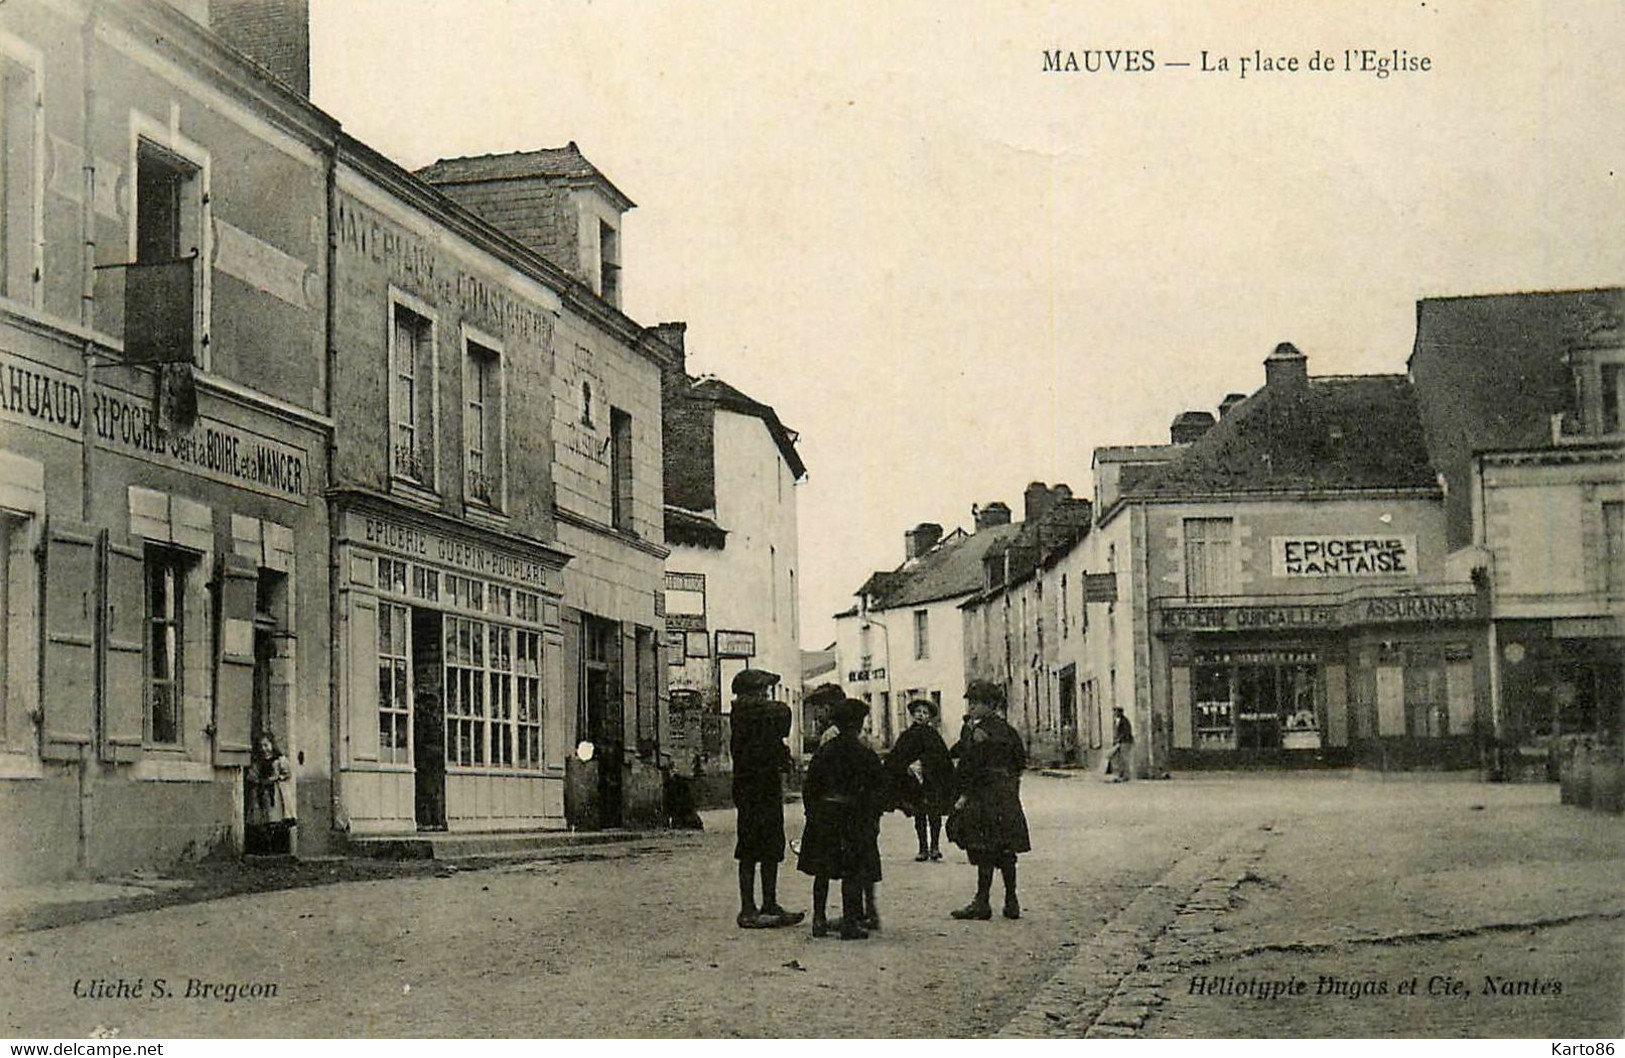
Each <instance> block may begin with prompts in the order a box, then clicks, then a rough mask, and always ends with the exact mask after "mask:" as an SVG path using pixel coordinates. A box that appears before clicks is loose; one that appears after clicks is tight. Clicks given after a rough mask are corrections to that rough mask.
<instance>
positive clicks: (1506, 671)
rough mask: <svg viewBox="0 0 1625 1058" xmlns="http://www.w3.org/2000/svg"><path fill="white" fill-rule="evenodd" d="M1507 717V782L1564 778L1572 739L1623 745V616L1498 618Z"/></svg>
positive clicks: (1503, 728)
mask: <svg viewBox="0 0 1625 1058" xmlns="http://www.w3.org/2000/svg"><path fill="white" fill-rule="evenodd" d="M1495 632H1496V644H1497V658H1496V661H1497V666H1498V669H1499V674H1500V684H1501V696H1500V697H1501V717H1500V720H1501V722H1500V726H1499V730H1498V732H1497V736H1498V737H1497V746H1498V749H1499V752H1500V754H1501V757H1502V762H1501V763H1502V770H1503V772H1504V773H1505V774H1506V776H1507V777H1509V778H1511V777H1516V776H1517V775H1518V774H1519V773H1534V774H1540V773H1544V774H1545V776H1546V777H1549V778H1553V779H1555V778H1557V770H1558V764H1559V759H1558V758H1559V754H1557V753H1555V752H1554V750H1555V749H1556V748H1557V747H1560V746H1562V745H1563V744H1564V743H1565V742H1566V741H1571V740H1573V739H1577V738H1591V739H1595V740H1597V741H1600V742H1602V743H1604V744H1616V743H1617V742H1618V740H1619V737H1620V720H1621V716H1622V713H1625V636H1622V635H1621V627H1620V621H1619V618H1617V617H1591V618H1555V619H1546V620H1523V621H1513V620H1508V621H1497V622H1496V625H1495Z"/></svg>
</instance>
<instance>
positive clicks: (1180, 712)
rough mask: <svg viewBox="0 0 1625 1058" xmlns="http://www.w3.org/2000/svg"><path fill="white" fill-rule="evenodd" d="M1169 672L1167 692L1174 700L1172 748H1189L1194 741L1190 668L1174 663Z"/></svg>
mask: <svg viewBox="0 0 1625 1058" xmlns="http://www.w3.org/2000/svg"><path fill="white" fill-rule="evenodd" d="M1169 672H1170V680H1169V682H1170V683H1171V684H1172V687H1171V689H1170V691H1169V693H1170V694H1171V695H1172V696H1173V700H1174V748H1175V749H1190V748H1191V746H1192V744H1193V743H1194V741H1195V733H1194V731H1193V727H1194V720H1193V718H1192V716H1191V670H1190V668H1189V667H1188V666H1186V665H1175V666H1173V668H1172V669H1170V670H1169Z"/></svg>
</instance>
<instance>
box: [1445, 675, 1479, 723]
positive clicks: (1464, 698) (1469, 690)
mask: <svg viewBox="0 0 1625 1058" xmlns="http://www.w3.org/2000/svg"><path fill="white" fill-rule="evenodd" d="M1444 686H1445V698H1446V701H1447V703H1448V707H1449V717H1450V730H1449V731H1448V732H1447V733H1448V734H1451V735H1470V734H1472V733H1473V712H1474V704H1475V703H1474V701H1473V663H1472V661H1471V660H1466V661H1449V662H1446V664H1445V670H1444Z"/></svg>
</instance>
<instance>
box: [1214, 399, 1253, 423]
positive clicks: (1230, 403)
mask: <svg viewBox="0 0 1625 1058" xmlns="http://www.w3.org/2000/svg"><path fill="white" fill-rule="evenodd" d="M1246 399H1247V394H1245V393H1226V394H1225V395H1224V399H1223V400H1221V401H1219V418H1221V419H1222V418H1224V417H1225V416H1226V415H1229V414H1230V409H1231V408H1234V407H1235V406H1236V405H1237V404H1240V403H1241V402H1242V401H1244V400H1246Z"/></svg>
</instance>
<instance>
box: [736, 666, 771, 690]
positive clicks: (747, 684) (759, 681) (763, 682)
mask: <svg viewBox="0 0 1625 1058" xmlns="http://www.w3.org/2000/svg"><path fill="white" fill-rule="evenodd" d="M778 682H779V674H778V673H776V672H769V671H767V670H766V669H745V670H744V671H743V672H741V673H739V674H738V675H737V676H735V677H734V681H733V692H734V693H735V694H748V693H750V692H751V691H765V690H767V689H768V688H769V687H771V686H773V685H774V684H775V683H778Z"/></svg>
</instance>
